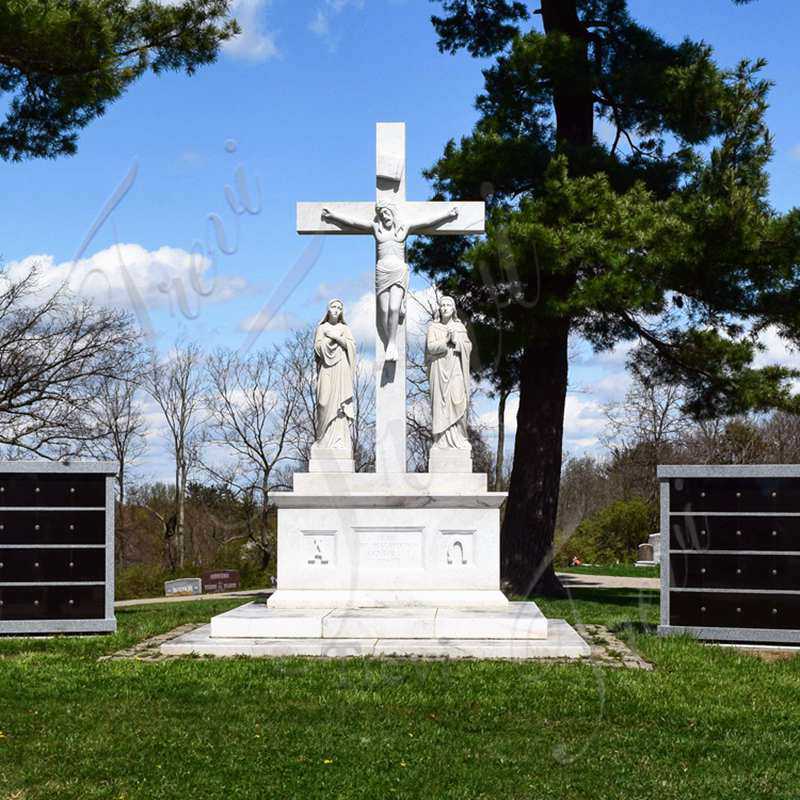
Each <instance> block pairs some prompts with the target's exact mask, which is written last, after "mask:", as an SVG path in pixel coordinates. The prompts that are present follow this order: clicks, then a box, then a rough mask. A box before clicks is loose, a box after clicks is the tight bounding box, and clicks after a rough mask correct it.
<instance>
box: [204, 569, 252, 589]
mask: <svg viewBox="0 0 800 800" xmlns="http://www.w3.org/2000/svg"><path fill="white" fill-rule="evenodd" d="M241 588H242V580H241V578H240V576H239V573H238V572H237V571H236V570H235V569H218V570H214V571H213V572H206V573H205V574H204V575H203V591H204V592H205V593H206V594H217V593H219V592H235V591H236V590H237V589H241Z"/></svg>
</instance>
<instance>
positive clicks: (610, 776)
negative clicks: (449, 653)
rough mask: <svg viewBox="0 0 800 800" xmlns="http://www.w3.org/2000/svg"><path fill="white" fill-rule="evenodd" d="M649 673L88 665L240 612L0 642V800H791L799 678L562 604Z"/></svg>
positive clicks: (798, 665)
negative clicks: (634, 653)
mask: <svg viewBox="0 0 800 800" xmlns="http://www.w3.org/2000/svg"><path fill="white" fill-rule="evenodd" d="M574 595H575V598H576V599H575V600H574V602H570V601H542V602H541V606H542V608H543V610H544V611H545V612H546V613H547V614H548V615H551V616H562V617H563V616H566V617H568V618H569V619H571V620H573V621H578V620H579V621H582V622H587V623H592V622H606V623H609V624H611V625H612V626H613V627H615V629H618V630H620V631H621V632H620V633H619V635H620V636H622V637H624V638H626V639H627V640H628V641H629V643H630V644H631V645H632V646H634V647H635V648H636V649H638V650H639V652H640V653H642V655H644V656H645V657H646V658H647V659H649V660H650V661H652V662H653V663H654V664H655V667H656V669H655V671H653V672H645V671H635V670H621V669H610V668H599V667H593V666H591V665H589V664H552V663H542V662H537V663H521V664H513V663H500V662H413V661H402V660H382V661H381V660H369V659H353V660H345V661H314V660H308V659H280V660H262V661H258V660H247V659H236V660H227V661H224V660H219V661H209V660H196V659H181V660H174V661H166V662H159V663H147V662H135V661H111V662H98V661H97V656H99V655H101V654H103V653H107V652H112V651H115V650H117V649H120V648H122V647H126V646H128V645H130V644H132V643H133V642H135V641H138V640H140V639H143V638H145V637H147V636H150V635H153V634H155V633H158V632H162V631H165V630H169V629H171V628H173V627H175V626H177V625H179V624H182V623H184V622H189V621H205V620H207V619H208V618H209V616H210V615H211V614H212V613H217V612H219V611H221V610H223V609H226V608H230V607H233V606H234V605H237V603H238V602H240V601H215V602H198V603H183V604H177V605H174V606H145V607H138V608H133V609H126V610H124V611H120V612H119V614H118V618H119V623H120V632H119V633H118V634H116V635H115V636H113V637H109V638H98V637H91V638H82V639H50V640H27V641H24V640H0V731H2V734H0V798H2V800H9V799H10V798H15V800H34V798H37V799H38V798H47V799H48V800H52V799H53V798H80V799H81V800H91V799H92V798H126V800H137V799H138V798H158V800H169V799H170V798H176V799H177V798H181V800H186V799H187V798H202V800H205V798H259V800H261V799H262V798H263V799H266V800H285V799H286V798H304V799H305V798H326V800H328V799H329V798H364V799H365V800H383V799H384V798H393V797H397V798H425V800H440V799H441V798H463V800H479V799H480V798H502V800H523V799H524V800H534V799H535V800H549V799H550V798H552V800H556V799H558V800H562V799H563V798H626V799H628V800H638V799H639V798H662V799H664V800H668V799H669V798H675V799H676V800H678V799H679V800H691V798H703V800H706V799H707V798H720V800H722V799H723V798H724V800H730V798H748V800H751V798H771V799H772V798H781V799H782V800H783V799H785V800H789V798H798V797H800V761H799V760H798V758H797V753H798V749H799V748H800V659H793V660H791V661H782V662H778V663H772V664H768V663H763V662H762V661H760V660H758V659H756V658H754V657H753V656H750V655H745V654H741V653H738V652H736V651H733V650H729V649H722V648H709V647H705V646H703V645H701V644H699V643H696V642H693V641H689V640H686V639H675V640H662V639H658V638H657V637H655V636H653V635H652V633H650V632H649V631H650V630H651V628H650V626H651V625H652V624H653V623H655V621H656V617H657V607H656V602H657V595H656V593H655V592H641V593H640V592H634V591H600V590H595V591H580V590H579V591H576V592H574Z"/></svg>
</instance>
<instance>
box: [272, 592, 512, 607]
mask: <svg viewBox="0 0 800 800" xmlns="http://www.w3.org/2000/svg"><path fill="white" fill-rule="evenodd" d="M267 605H268V606H269V607H270V608H274V609H315V608H327V609H331V608H365V609H374V608H440V607H443V606H447V607H449V608H490V609H494V608H498V609H504V608H507V607H508V598H507V597H506V596H505V595H504V594H503V593H502V592H501V591H500V590H499V589H460V590H446V591H439V590H435V589H433V590H426V589H418V590H392V589H366V590H365V589H278V590H277V591H276V592H275V593H274V594H273V595H272V596H271V597H270V598H269V600H268V601H267Z"/></svg>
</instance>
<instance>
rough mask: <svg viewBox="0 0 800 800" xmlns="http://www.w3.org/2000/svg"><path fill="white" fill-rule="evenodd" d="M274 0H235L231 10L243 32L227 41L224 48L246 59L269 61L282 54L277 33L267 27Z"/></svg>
mask: <svg viewBox="0 0 800 800" xmlns="http://www.w3.org/2000/svg"><path fill="white" fill-rule="evenodd" d="M271 3H272V0H233V3H232V6H231V10H232V12H233V16H234V17H236V20H237V21H238V23H239V26H240V27H241V29H242V32H241V33H240V34H239V35H238V36H236V37H234V38H233V39H231V40H230V41H227V42H225V44H224V45H223V50H224V51H225V52H226V53H228V55H230V56H233V57H234V58H240V59H243V60H245V61H267V60H268V59H270V58H276V57H277V56H279V55H280V51H279V50H278V45H277V44H276V41H275V33H274V32H273V31H270V30H269V29H268V28H267V27H266V14H267V8H268V7H269V6H270V5H271Z"/></svg>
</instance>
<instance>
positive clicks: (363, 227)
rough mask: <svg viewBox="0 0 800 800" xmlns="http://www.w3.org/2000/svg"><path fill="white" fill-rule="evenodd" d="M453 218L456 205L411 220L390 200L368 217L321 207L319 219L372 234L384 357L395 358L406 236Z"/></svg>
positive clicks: (402, 301)
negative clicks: (427, 216)
mask: <svg viewBox="0 0 800 800" xmlns="http://www.w3.org/2000/svg"><path fill="white" fill-rule="evenodd" d="M457 218H458V209H457V208H455V207H453V208H452V209H450V211H447V212H446V213H444V214H437V215H436V216H433V217H429V218H426V219H419V220H415V221H414V222H413V224H411V223H409V222H407V221H406V220H404V219H403V217H402V215H401V214H400V212H399V211H398V208H397V206H395V205H393V204H390V203H378V205H377V206H376V207H375V216H374V217H373V218H372V219H370V220H367V219H355V218H353V217H345V216H342V215H340V214H335V213H333V212H331V211H330V209H328V208H323V209H322V221H323V222H334V223H336V224H338V225H343V226H346V227H348V228H353V229H355V230H358V231H368V232H371V233H372V234H373V235H374V236H375V242H376V249H377V262H376V266H375V294H376V296H377V324H378V333H379V334H380V337H381V339H382V340H383V344H384V346H385V348H386V361H389V362H392V361H397V358H398V348H397V332H398V330H399V328H400V325H401V324H402V322H403V320H404V318H405V305H406V294H407V292H408V264H407V263H406V239H407V238H408V237H409V235H410V234H413V233H417V232H418V231H420V230H423V229H425V228H431V227H434V226H436V225H439V224H441V223H443V222H452V221H453V220H454V219H457Z"/></svg>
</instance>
